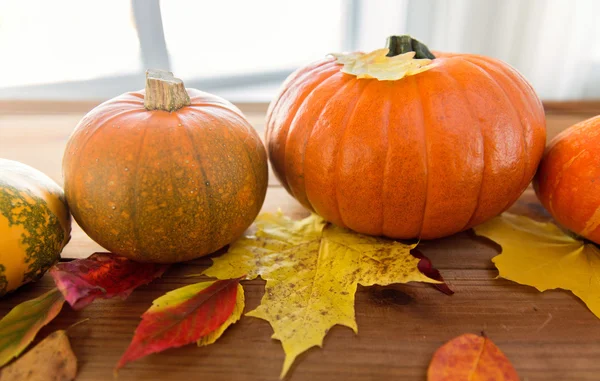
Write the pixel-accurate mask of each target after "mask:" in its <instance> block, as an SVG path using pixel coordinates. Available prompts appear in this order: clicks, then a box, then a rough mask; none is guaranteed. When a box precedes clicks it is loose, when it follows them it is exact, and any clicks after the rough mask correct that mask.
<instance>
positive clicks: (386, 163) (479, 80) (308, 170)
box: [266, 36, 546, 239]
mask: <svg viewBox="0 0 600 381" xmlns="http://www.w3.org/2000/svg"><path fill="white" fill-rule="evenodd" d="M545 138H546V122H545V117H544V110H543V108H542V104H541V102H540V100H539V99H538V97H537V95H536V94H535V92H534V90H533V89H532V87H531V86H530V85H529V83H528V82H527V81H526V80H525V79H524V78H523V77H522V76H521V75H520V74H519V73H518V72H517V71H516V70H514V69H513V68H511V67H510V66H509V65H507V64H505V63H503V62H501V61H499V60H496V59H493V58H489V57H484V56H478V55H472V54H449V53H435V55H434V54H432V53H431V52H430V51H429V49H427V47H426V46H425V45H423V44H422V43H420V42H419V41H417V40H414V39H412V38H411V37H410V36H393V37H391V38H390V39H389V40H388V49H380V50H376V51H374V52H372V53H369V54H363V53H350V54H340V55H334V57H331V58H327V59H324V60H321V61H319V62H316V63H314V64H312V65H310V66H307V67H304V68H301V69H299V70H298V71H296V72H295V73H293V74H292V75H291V76H290V77H289V78H288V79H287V80H286V82H285V83H284V85H283V87H282V89H281V91H280V93H279V95H278V96H277V98H276V99H275V100H274V101H273V102H272V103H271V105H270V107H269V112H268V115H267V129H266V144H267V151H268V154H269V159H270V161H271V164H272V166H273V170H274V172H275V174H276V175H277V177H278V178H279V180H280V181H281V183H282V184H283V185H284V186H285V187H286V189H287V190H288V192H289V193H290V194H291V195H292V196H294V197H295V198H296V199H297V200H298V201H299V202H300V203H301V204H302V205H304V206H305V207H306V208H308V209H310V210H312V211H315V212H316V213H318V214H319V215H321V216H322V217H324V218H325V219H327V220H328V221H331V222H333V223H335V224H336V225H339V226H343V227H347V228H350V229H352V230H355V231H357V232H360V233H365V234H371V235H384V236H388V237H392V238H406V239H408V238H424V239H431V238H438V237H444V236H447V235H450V234H453V233H457V232H459V231H462V230H465V229H468V228H470V227H472V226H474V225H476V224H479V223H482V222H484V221H486V220H488V219H490V218H492V217H494V216H496V215H498V214H500V213H502V212H503V211H504V210H506V209H507V208H508V207H510V205H511V204H512V203H513V202H515V201H516V200H517V198H518V197H519V196H520V195H521V193H522V192H523V191H524V190H525V188H526V187H527V186H528V184H529V183H530V181H531V179H532V177H533V175H534V173H535V170H536V168H537V165H538V163H539V161H540V159H541V157H542V154H543V151H544V145H545Z"/></svg>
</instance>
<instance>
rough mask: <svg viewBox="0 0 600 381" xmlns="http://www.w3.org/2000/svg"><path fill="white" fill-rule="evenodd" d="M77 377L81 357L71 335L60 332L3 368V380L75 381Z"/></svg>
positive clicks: (1, 378) (0, 380) (1, 374)
mask: <svg viewBox="0 0 600 381" xmlns="http://www.w3.org/2000/svg"><path fill="white" fill-rule="evenodd" d="M76 375H77V358H76V357H75V354H74V353H73V350H72V349H71V344H70V343H69V338H68V337H67V333H66V332H65V331H62V330H60V331H56V332H54V333H52V334H50V335H49V336H48V337H46V338H45V339H44V340H42V342H40V343H39V344H38V345H36V346H35V347H33V348H32V349H31V350H29V352H27V353H26V354H24V355H23V356H22V357H21V358H19V359H18V360H17V361H15V362H14V363H12V364H10V365H8V366H7V367H5V368H4V369H2V371H1V373H0V381H13V380H20V381H71V380H74V379H75V376H76Z"/></svg>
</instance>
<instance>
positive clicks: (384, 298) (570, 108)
mask: <svg viewBox="0 0 600 381" xmlns="http://www.w3.org/2000/svg"><path fill="white" fill-rule="evenodd" d="M546 106H547V114H548V131H549V137H552V136H554V135H555V134H556V133H557V132H558V131H560V130H562V129H563V128H565V127H567V126H569V125H570V124H573V123H575V122H577V121H579V120H582V119H585V118H587V117H590V116H592V115H595V114H599V113H600V104H599V103H594V102H592V103H572V104H569V103H547V104H546ZM91 107H93V104H92V103H52V102H49V103H48V102H46V103H44V102H37V103H30V102H6V101H5V102H0V157H3V158H8V159H13V160H18V161H21V162H23V163H26V164H29V165H31V166H33V167H36V168H38V169H40V170H42V171H43V172H45V173H47V174H48V175H49V176H50V177H52V178H53V179H54V180H56V181H57V182H58V183H62V178H61V173H60V163H61V159H62V153H63V150H64V147H65V143H66V140H67V138H68V136H69V134H70V132H71V131H72V129H73V127H74V126H75V125H76V123H77V121H78V120H79V119H80V118H81V117H82V115H83V114H84V113H85V111H87V110H89V109H90V108H91ZM241 107H242V109H243V110H244V112H245V113H246V115H247V116H248V117H249V119H250V120H251V122H252V123H253V125H254V126H255V127H256V128H257V129H258V130H259V131H260V133H261V135H262V130H263V129H264V126H263V119H264V110H265V106H264V105H241ZM528 204H529V206H534V207H536V206H537V205H538V204H537V201H536V199H535V195H534V194H533V191H532V190H530V189H529V190H527V191H526V192H525V194H524V195H523V197H522V198H521V199H520V200H519V202H518V203H517V204H516V206H515V208H523V207H524V206H526V205H528ZM277 208H281V209H282V210H283V211H284V212H285V213H287V214H289V215H291V216H294V217H303V216H305V215H307V212H306V211H305V210H303V209H302V207H301V206H300V205H299V204H298V203H297V202H296V201H295V200H293V199H292V198H291V197H290V196H288V195H287V193H286V192H285V190H284V189H282V188H281V187H280V186H279V184H278V183H277V180H276V179H275V178H274V176H271V179H270V184H269V190H268V194H267V200H266V202H265V205H264V208H263V209H264V210H265V211H275V210H276V209H277ZM420 248H421V249H422V251H423V252H424V253H425V254H426V255H427V256H428V257H429V258H430V259H431V260H432V261H433V263H434V265H435V266H436V267H437V268H438V269H440V271H441V272H442V275H443V276H444V278H445V279H446V281H447V282H448V284H449V285H450V287H451V288H452V289H453V290H454V291H455V292H456V293H455V295H453V296H446V295H443V294H441V293H440V292H438V291H437V290H435V289H433V288H432V287H430V286H428V285H425V284H407V285H394V286H389V287H369V288H365V287H359V290H358V292H357V294H356V319H357V322H358V327H359V335H358V336H357V335H354V334H353V333H352V331H351V330H350V329H347V328H344V327H339V326H338V327H334V328H333V329H332V330H331V332H330V333H329V335H328V336H327V337H326V339H325V344H324V348H323V349H319V348H313V349H311V350H309V351H308V352H307V353H305V354H304V355H302V356H300V358H299V359H298V360H297V362H296V364H295V366H294V367H293V368H292V371H291V373H290V376H289V377H288V379H290V380H295V381H300V380H311V381H318V380H373V381H375V380H424V379H425V374H426V369H427V365H428V363H429V360H430V358H431V355H432V354H433V352H434V351H435V349H436V348H437V347H438V346H440V345H441V344H442V343H444V342H445V341H447V340H449V339H451V338H453V337H455V336H458V335H460V334H463V333H466V332H473V333H480V332H482V331H483V332H485V334H486V335H488V336H489V337H490V338H491V339H492V340H493V341H494V342H495V343H496V344H497V345H499V346H500V348H501V349H502V350H503V351H504V352H505V353H506V355H507V356H508V357H509V358H510V359H511V360H512V362H513V364H514V365H515V367H516V369H517V371H518V372H519V374H520V376H521V379H522V380H529V381H531V380H560V381H565V380H578V381H581V380H599V379H600V361H599V358H600V320H599V319H598V318H596V317H595V316H594V315H593V314H592V313H591V312H590V311H589V310H588V309H587V308H586V307H585V305H584V304H583V303H582V302H580V301H579V300H578V299H577V298H575V297H574V296H573V295H572V294H570V293H569V292H566V291H547V292H544V293H540V292H538V291H536V290H535V289H533V288H531V287H526V286H520V285H518V284H516V283H512V282H509V281H506V280H502V279H496V275H497V271H496V270H495V268H494V266H493V264H492V262H491V261H490V259H491V258H492V257H493V256H494V255H496V254H497V252H498V248H497V247H496V246H495V245H494V244H492V243H489V242H487V241H485V240H483V239H475V238H473V236H472V235H470V234H469V233H461V234H457V235H455V236H452V237H449V238H446V239H442V240H437V241H432V242H426V243H423V244H422V245H421V246H420ZM95 251H103V250H102V248H100V247H99V246H98V245H97V244H95V243H94V242H93V241H91V240H90V239H89V238H88V237H87V236H86V235H85V233H83V232H82V231H81V230H80V229H79V228H78V227H77V226H75V227H74V229H73V238H72V240H71V243H69V245H68V246H67V247H66V248H65V250H64V252H63V258H81V257H87V256H88V255H89V254H91V253H93V252H95ZM209 264H210V260H208V259H201V260H197V261H193V262H190V263H184V264H178V265H175V266H173V267H172V268H171V269H170V270H169V271H168V272H167V273H166V274H165V275H164V276H163V277H162V278H161V279H159V280H157V281H155V282H154V283H152V284H151V285H148V286H144V287H141V288H139V289H138V290H136V291H135V292H134V293H133V294H132V295H131V297H130V298H129V299H128V300H127V301H118V300H108V301H96V302H94V303H93V304H92V305H91V306H89V307H87V308H86V309H85V310H83V311H79V312H76V311H73V310H72V309H71V308H69V307H68V306H65V307H64V309H63V311H62V312H61V313H60V315H59V316H58V317H57V318H56V319H55V320H54V321H53V322H51V323H50V324H49V325H48V326H47V327H46V328H44V329H43V330H42V332H41V333H40V335H39V337H45V336H46V335H47V334H49V333H50V332H52V331H54V330H57V329H64V328H66V327H68V326H69V325H71V324H73V323H75V322H78V321H80V320H82V319H85V318H90V321H89V322H87V323H85V324H81V325H78V326H76V327H74V328H73V329H72V330H71V331H70V337H71V343H72V345H73V349H74V352H75V354H76V355H77V358H78V359H79V367H80V369H79V375H78V378H77V379H78V380H110V379H112V370H113V367H114V366H115V364H116V362H117V360H118V359H119V357H120V356H121V354H122V353H123V351H124V350H125V349H126V347H127V345H128V343H129V341H130V340H131V337H132V334H133V331H134V329H135V328H136V326H137V324H138V323H139V316H140V315H141V314H142V313H143V312H144V311H145V310H146V309H147V308H148V307H149V306H150V304H151V302H152V300H154V299H155V298H157V297H159V296H161V295H163V294H164V293H165V292H167V291H170V290H173V289H175V288H177V287H180V286H182V285H185V284H187V283H192V282H197V281H198V278H184V277H182V276H183V275H185V274H197V273H199V272H201V271H202V270H203V269H204V268H205V267H206V266H207V265H209ZM263 286H264V282H262V281H259V280H256V281H251V282H245V283H244V287H245V289H246V304H247V305H246V311H248V310H250V309H253V308H254V307H256V306H257V305H258V303H259V301H260V298H261V296H262V294H263ZM51 287H53V282H52V280H51V279H50V278H49V277H48V276H46V277H44V278H43V279H42V280H41V281H39V282H37V283H35V284H30V285H27V286H24V287H22V288H21V289H19V290H18V291H17V292H15V293H13V294H11V295H8V296H6V297H5V298H3V299H2V300H1V301H0V314H1V315H4V314H5V313H7V312H8V311H9V310H10V309H11V308H12V307H14V306H15V305H16V304H18V303H21V302H23V301H25V300H27V299H30V298H33V297H36V296H38V295H40V294H41V293H43V292H45V291H46V290H48V289H50V288H51ZM384 290H385V291H384ZM271 334H272V330H271V328H270V326H269V324H268V323H267V322H265V321H263V320H259V319H255V318H250V317H244V318H242V320H241V321H240V322H239V323H237V324H236V325H235V326H233V327H232V328H230V329H229V330H228V331H227V332H226V333H225V334H224V335H223V337H222V338H221V339H220V340H219V341H218V342H217V343H216V344H214V345H211V346H209V347H204V348H198V347H196V346H194V345H188V346H186V347H183V348H180V349H172V350H168V351H166V352H164V353H161V354H158V355H151V356H148V357H147V358H144V359H141V360H139V361H136V362H134V363H132V364H130V365H128V366H127V367H126V368H125V369H123V370H122V371H121V372H120V374H119V379H120V380H157V381H158V380H190V381H191V380H211V381H216V380H277V379H278V375H279V371H280V369H281V366H282V363H283V351H282V349H281V346H280V343H279V342H278V341H276V340H271V338H270V337H271Z"/></svg>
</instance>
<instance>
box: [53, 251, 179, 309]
mask: <svg viewBox="0 0 600 381" xmlns="http://www.w3.org/2000/svg"><path fill="white" fill-rule="evenodd" d="M167 268H168V265H159V264H153V263H138V262H134V261H132V260H129V259H127V258H123V257H119V256H116V255H113V254H109V253H94V254H92V255H90V256H89V257H88V258H87V259H77V260H74V261H72V262H62V263H58V264H56V265H54V266H53V267H52V268H51V269H50V275H52V278H54V282H55V283H56V286H57V287H58V289H59V290H60V292H62V294H63V295H64V297H65V299H66V300H67V302H69V304H70V305H71V307H73V308H74V309H76V310H78V309H81V308H84V307H85V306H87V305H88V304H90V303H91V302H93V301H94V299H96V298H102V299H110V298H114V297H119V298H122V299H125V298H127V297H128V296H129V294H131V292H132V291H133V290H134V289H135V288H137V287H139V286H142V285H144V284H148V283H150V282H151V281H152V280H153V279H155V278H157V277H160V276H161V275H162V274H163V273H164V272H165V270H166V269H167Z"/></svg>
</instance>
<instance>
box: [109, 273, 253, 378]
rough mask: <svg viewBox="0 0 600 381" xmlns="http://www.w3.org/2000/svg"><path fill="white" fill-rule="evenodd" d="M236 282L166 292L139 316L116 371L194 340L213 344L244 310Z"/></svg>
mask: <svg viewBox="0 0 600 381" xmlns="http://www.w3.org/2000/svg"><path fill="white" fill-rule="evenodd" d="M239 282H240V279H239V278H237V279H228V280H220V281H211V282H201V283H196V284H191V285H189V286H185V287H181V288H178V289H176V290H174V291H170V292H168V293H167V294H165V295H164V296H161V297H160V298H158V299H156V300H155V301H154V302H153V303H152V307H150V309H148V311H146V312H145V313H144V314H143V315H142V322H141V323H140V325H139V326H138V327H137V329H136V330H135V334H134V336H133V340H132V341H131V344H129V348H127V351H126V352H125V354H124V355H123V357H121V359H120V360H119V363H118V364H117V369H119V368H122V367H123V366H125V364H127V363H128V362H130V361H134V360H136V359H139V358H141V357H143V356H146V355H149V354H151V353H157V352H162V351H164V350H166V349H169V348H177V347H181V346H184V345H186V344H190V343H193V342H194V341H196V342H197V343H198V345H208V344H212V343H214V342H215V341H216V340H217V339H218V338H219V337H220V336H221V334H223V332H224V331H225V329H227V327H229V326H230V325H231V324H233V323H235V322H236V321H237V320H239V318H240V316H241V314H242V311H243V310H244V290H243V288H242V286H241V285H240V283H239Z"/></svg>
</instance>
